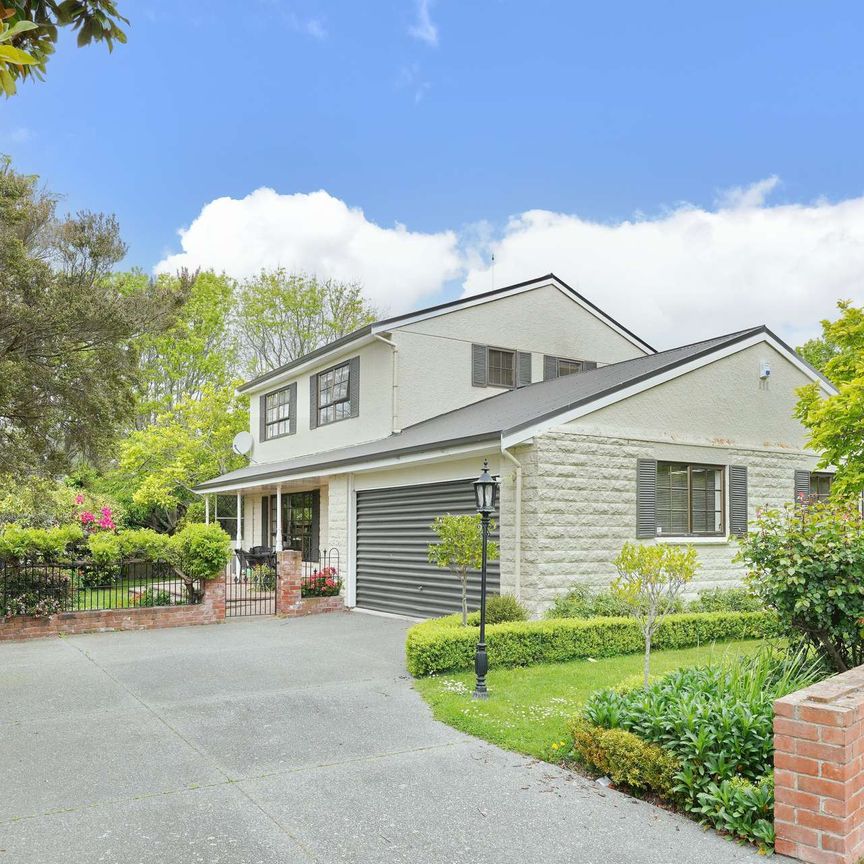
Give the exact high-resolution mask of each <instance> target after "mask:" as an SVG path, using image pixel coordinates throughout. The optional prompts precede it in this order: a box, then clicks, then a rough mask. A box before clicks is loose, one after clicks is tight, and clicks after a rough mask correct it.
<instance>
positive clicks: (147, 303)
mask: <svg viewBox="0 0 864 864" xmlns="http://www.w3.org/2000/svg"><path fill="white" fill-rule="evenodd" d="M56 203H57V198H56V196H53V195H51V194H49V193H46V192H42V191H40V190H39V189H38V187H37V178H36V177H32V176H25V175H23V174H19V173H17V172H16V171H14V170H13V168H12V167H11V163H10V161H9V159H0V465H3V466H4V471H5V472H6V473H7V474H16V475H19V476H25V475H27V474H30V473H35V474H38V475H41V476H57V475H59V474H61V473H63V472H64V471H66V470H68V469H69V468H70V467H71V466H75V465H77V464H79V463H80V461H81V460H82V459H91V460H98V459H99V458H101V457H103V456H104V455H105V454H106V452H107V451H108V450H110V448H111V446H112V445H113V442H114V439H115V436H116V434H117V433H118V431H119V430H121V429H123V428H124V427H125V424H126V423H128V421H129V419H130V418H131V416H132V413H133V409H134V399H133V388H134V385H135V382H136V379H137V374H138V363H137V353H136V351H135V350H134V346H133V344H132V343H133V342H134V340H135V339H136V338H138V337H140V336H142V335H143V334H145V333H150V332H159V331H161V330H162V329H164V328H165V327H166V326H169V325H170V323H171V320H172V318H173V315H174V314H175V312H176V310H177V307H178V306H179V305H180V303H181V302H182V300H183V298H182V297H181V296H178V295H177V294H176V293H174V291H172V290H168V289H165V290H163V289H162V288H161V287H159V286H149V285H148V286H145V287H143V288H141V290H138V291H134V292H131V293H124V292H120V291H118V290H116V288H115V287H114V285H113V284H112V281H111V280H110V279H109V278H108V274H109V272H110V270H111V268H112V267H113V265H114V264H116V263H117V262H118V261H119V260H120V259H121V258H122V257H123V256H124V255H125V253H126V247H125V245H124V244H123V243H122V241H121V240H120V237H119V232H118V227H117V222H116V220H115V219H114V218H113V217H105V216H102V215H98V214H91V213H78V214H76V215H74V216H68V217H66V218H64V219H59V218H58V217H57V216H56V215H55V209H56Z"/></svg>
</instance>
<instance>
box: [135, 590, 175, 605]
mask: <svg viewBox="0 0 864 864" xmlns="http://www.w3.org/2000/svg"><path fill="white" fill-rule="evenodd" d="M136 605H137V606H145V607H152V606H175V605H179V604H176V603H175V602H174V598H173V597H172V596H171V592H170V591H164V590H160V591H156V590H154V589H153V588H147V589H146V590H145V591H142V592H141V593H140V594H139V595H138V601H137V603H136Z"/></svg>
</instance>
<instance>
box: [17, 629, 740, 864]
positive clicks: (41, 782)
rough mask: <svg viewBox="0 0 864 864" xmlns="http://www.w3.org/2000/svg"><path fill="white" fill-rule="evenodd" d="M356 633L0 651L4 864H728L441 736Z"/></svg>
mask: <svg viewBox="0 0 864 864" xmlns="http://www.w3.org/2000/svg"><path fill="white" fill-rule="evenodd" d="M407 626H408V625H407V624H406V623H405V622H402V621H397V620H392V619H385V618H380V617H373V616H369V615H363V614H358V613H355V614H352V615H344V616H320V617H316V618H306V619H299V620H290V621H280V620H276V619H273V618H266V619H250V620H246V621H237V622H232V623H227V624H224V625H221V626H216V627H190V628H184V629H177V630H155V631H150V632H142V633H104V634H94V635H88V636H75V637H68V638H64V639H53V640H42V641H38V642H30V643H19V644H4V645H0V864H5V862H9V864H13V862H14V864H56V862H58V861H64V862H70V864H79V862H80V864H90V862H94V864H95V862H111V864H114V862H116V864H145V862H146V864H150V862H153V864H157V862H158V864H186V862H190V864H191V862H206V864H222V862H224V864H275V862H279V864H292V862H313V861H314V862H339V861H351V862H379V861H380V862H412V864H423V862H430V864H438V862H441V864H445V862H446V864H454V862H471V864H485V862H489V864H493V862H520V864H522V862H529V864H530V862H539V861H542V862H545V864H549V862H568V864H569V862H573V861H578V862H580V864H595V862H596V864H601V862H603V864H609V862H613V864H615V862H628V864H638V862H658V864H660V862H662V864H669V862H694V864H696V862H700V864H702V862H705V861H710V862H712V864H726V862H737V861H753V860H756V855H755V854H754V853H753V852H752V851H750V850H748V849H742V848H740V847H737V846H735V845H734V844H732V843H729V842H727V841H724V840H721V839H720V838H718V837H717V836H716V835H714V834H712V833H706V832H704V831H702V830H701V829H700V828H699V827H698V826H696V825H694V824H693V823H691V822H689V821H688V820H686V819H683V818H679V817H677V816H674V815H670V814H668V813H665V812H664V811H662V810H659V809H656V808H654V807H651V806H650V805H648V804H643V803H641V802H638V801H636V800H634V799H631V798H627V797H626V796H624V795H620V794H618V793H615V792H612V791H609V790H603V789H600V788H599V787H597V786H595V785H594V784H593V783H590V782H589V781H587V780H584V779H582V778H580V777H576V776H574V775H571V774H569V773H567V772H564V771H560V770H558V769H556V768H554V767H551V766H549V765H546V764H544V763H537V762H533V761H531V760H529V759H526V758H523V757H520V756H517V755H514V754H512V753H506V752H504V751H501V750H499V749H497V748H496V747H493V746H491V745H488V744H484V743H482V742H480V741H477V740H475V739H473V738H469V737H467V736H465V735H463V734H461V733H459V732H456V731H455V730H453V729H450V728H449V727H447V726H444V725H441V724H439V723H437V722H435V721H434V720H433V719H432V717H431V715H430V713H429V711H428V709H427V708H426V706H425V704H424V703H423V702H422V701H421V699H420V698H419V696H418V695H417V694H416V693H415V692H414V690H413V689H412V688H411V680H410V678H409V677H408V676H407V673H406V672H405V671H404V667H403V659H402V658H403V653H402V646H403V640H404V632H405V629H406V627H407Z"/></svg>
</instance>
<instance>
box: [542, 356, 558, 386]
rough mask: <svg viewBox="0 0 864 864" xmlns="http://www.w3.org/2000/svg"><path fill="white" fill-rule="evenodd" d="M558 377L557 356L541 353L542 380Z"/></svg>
mask: <svg viewBox="0 0 864 864" xmlns="http://www.w3.org/2000/svg"><path fill="white" fill-rule="evenodd" d="M557 377H558V358H557V357H550V356H549V355H548V354H544V355H543V380H544V381H551V380H552V379H553V378H557Z"/></svg>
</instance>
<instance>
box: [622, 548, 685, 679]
mask: <svg viewBox="0 0 864 864" xmlns="http://www.w3.org/2000/svg"><path fill="white" fill-rule="evenodd" d="M614 563H615V569H616V570H617V571H618V578H617V579H616V580H615V581H614V582H613V583H612V585H611V586H610V589H611V591H612V593H613V594H615V595H616V596H618V597H619V598H620V599H621V600H623V601H624V602H625V603H626V604H627V607H628V609H629V611H630V614H631V615H632V616H633V617H634V618H636V620H637V621H638V622H639V626H640V628H641V630H642V636H643V637H644V639H645V667H644V683H645V686H646V687H647V686H648V679H649V678H650V676H651V641H652V639H653V638H654V632H655V631H656V630H657V627H658V625H659V624H660V622H661V621H662V620H663V619H664V618H665V617H666V615H668V614H669V613H670V612H673V611H675V608H676V606H677V605H678V604H677V600H678V595H679V594H680V593H681V590H682V589H683V588H684V586H685V585H686V584H687V583H688V582H690V581H691V580H692V579H693V576H694V575H695V574H696V569H697V568H698V566H699V563H698V559H697V557H696V550H695V549H694V548H693V547H692V546H686V547H682V546H670V545H667V544H665V543H652V544H643V543H625V544H624V547H623V548H622V550H621V553H620V554H619V555H618V557H617V558H616V559H615V562H614Z"/></svg>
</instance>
